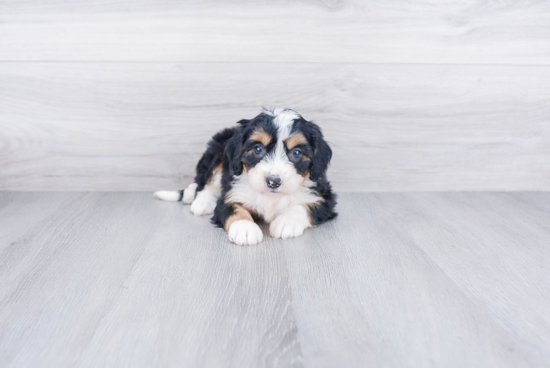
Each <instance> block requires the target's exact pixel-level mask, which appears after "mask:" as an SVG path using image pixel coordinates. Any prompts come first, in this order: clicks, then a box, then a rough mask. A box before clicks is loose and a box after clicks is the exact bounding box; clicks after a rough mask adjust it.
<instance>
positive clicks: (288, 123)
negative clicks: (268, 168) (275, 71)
mask: <svg viewBox="0 0 550 368" xmlns="http://www.w3.org/2000/svg"><path fill="white" fill-rule="evenodd" d="M263 112H264V114H267V115H269V116H272V117H273V124H275V126H276V127H277V146H276V147H275V151H274V152H273V153H272V154H271V155H268V156H266V157H265V161H266V162H268V163H270V164H272V165H274V164H276V163H277V162H278V163H279V164H283V165H284V164H290V161H289V160H288V157H287V156H286V150H285V146H284V141H285V140H286V139H287V138H288V137H289V136H290V132H291V130H292V124H294V120H295V119H299V118H300V115H299V114H298V113H297V112H296V111H293V110H290V109H282V108H276V109H273V110H265V109H264V111H263ZM273 169H274V170H276V171H278V170H280V169H281V168H276V167H273ZM273 174H277V173H276V172H274V173H273Z"/></svg>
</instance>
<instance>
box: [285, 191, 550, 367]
mask: <svg viewBox="0 0 550 368" xmlns="http://www.w3.org/2000/svg"><path fill="white" fill-rule="evenodd" d="M458 196H460V197H458ZM464 198H467V199H468V200H469V202H474V201H476V200H477V199H488V200H487V201H484V203H483V204H480V205H479V206H477V208H462V203H461V202H462V200H463V199H464ZM446 199H449V201H448V203H446V202H447V201H446ZM461 199H462V200H461ZM424 202H425V203H424ZM492 202H493V201H492V200H491V198H487V195H486V194H479V195H471V194H470V193H467V194H457V195H454V194H453V195H450V196H449V198H447V197H443V198H440V197H439V196H437V195H434V194H432V193H418V194H411V193H395V194H393V193H383V194H353V193H346V194H345V195H342V196H341V200H340V206H339V212H340V216H339V217H338V218H337V220H336V221H335V222H332V223H329V224H326V225H322V226H320V227H319V228H317V229H314V230H313V231H311V232H308V233H307V234H305V235H304V236H303V237H302V238H299V239H294V240H290V241H288V246H286V247H285V254H286V257H287V260H288V265H289V266H288V267H289V275H290V276H289V280H290V282H291V288H292V293H293V305H294V312H295V315H296V318H297V321H298V329H299V331H300V341H301V347H302V353H303V361H304V364H305V365H306V366H309V367H366V366H384V367H404V366H407V367H426V366H440V367H472V366H478V367H488V366H495V367H519V366H548V361H549V360H548V357H549V356H550V349H549V348H548V347H549V346H550V345H548V343H547V341H548V338H550V328H549V325H548V324H547V323H546V321H547V316H548V305H549V304H548V299H547V296H548V293H547V291H548V290H547V289H548V285H549V283H550V273H548V272H546V273H540V272H539V271H533V272H527V273H525V274H523V275H522V276H521V278H520V279H517V278H516V279H514V276H517V275H518V274H517V271H518V269H517V262H516V265H514V261H513V258H509V261H510V262H506V263H502V262H500V261H501V260H502V259H503V257H502V256H499V253H500V247H499V244H498V242H495V241H494V240H493V239H492V237H491V236H492V235H494V233H496V230H495V231H493V229H492V228H491V226H494V224H495V223H496V224H499V225H504V223H506V222H507V221H505V217H507V215H506V213H505V212H497V211H494V213H492V214H491V215H492V217H491V218H489V217H485V214H480V215H479V216H476V210H479V209H480V208H483V209H484V210H485V211H486V212H493V211H489V208H488V207H487V206H488V205H489V206H490V204H491V203H492ZM418 204H421V205H418ZM449 209H450V211H451V215H450V216H447V215H445V214H446V213H448V211H449ZM508 210H514V206H510V205H509V206H508ZM453 212H455V213H453ZM458 213H460V214H458ZM519 216H520V217H521V216H523V214H521V215H519ZM480 218H483V219H484V221H483V223H481V224H480V223H479V222H476V221H478V220H479V219H480ZM457 223H458V224H457ZM525 226H529V224H528V223H527V222H524V221H521V222H519V223H516V228H517V232H514V233H512V232H510V233H507V234H503V235H502V237H501V238H507V243H508V244H511V243H514V242H515V243H516V245H517V247H516V248H515V249H513V250H509V251H510V252H511V253H515V256H516V257H521V254H522V253H525V251H524V250H521V249H520V245H528V244H529V243H530V245H531V246H534V245H535V244H533V242H532V239H527V238H525V237H522V236H521V235H520V233H521V231H522V230H526V229H525ZM469 233H470V234H474V233H475V235H473V236H468V235H470V234H469ZM433 234H438V236H437V237H432V236H433ZM539 234H540V235H543V234H544V235H546V239H548V235H550V231H549V230H548V229H547V230H546V231H544V232H542V231H541V232H539ZM536 245H537V246H538V247H539V248H541V247H546V245H547V244H546V243H543V242H542V241H541V239H539V241H538V243H537V244H536ZM427 247H428V249H427ZM546 252H547V251H546ZM457 254H462V257H460V258H458V257H457ZM432 257H433V258H432ZM504 258H508V257H507V256H504ZM519 262H521V263H523V262H524V263H525V264H526V265H531V266H534V267H535V268H536V269H537V270H541V264H542V263H543V262H544V260H541V261H540V262H539V261H537V260H536V259H533V258H529V259H523V260H522V261H519ZM522 270H525V268H523V267H522ZM459 275H460V276H459ZM528 284H530V285H528ZM521 289H525V290H524V291H523V292H521V293H518V290H521ZM537 289H538V290H537ZM472 290H477V291H478V293H477V295H476V296H477V297H474V296H473V295H472ZM519 294H522V295H523V296H526V297H527V298H526V299H525V300H521V298H520V297H519V296H520V295H519ZM480 299H482V300H483V301H484V303H480ZM508 308H510V310H508ZM525 317H527V318H525ZM537 322H545V323H543V324H537ZM545 342H546V343H545Z"/></svg>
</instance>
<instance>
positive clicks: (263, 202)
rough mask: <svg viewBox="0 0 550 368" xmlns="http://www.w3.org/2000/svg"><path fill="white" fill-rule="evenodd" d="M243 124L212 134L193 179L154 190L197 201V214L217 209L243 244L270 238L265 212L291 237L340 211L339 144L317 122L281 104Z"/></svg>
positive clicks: (273, 230)
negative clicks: (329, 173) (335, 183)
mask: <svg viewBox="0 0 550 368" xmlns="http://www.w3.org/2000/svg"><path fill="white" fill-rule="evenodd" d="M237 124H238V126H236V127H234V128H228V129H224V130H222V131H221V132H218V133H217V134H216V135H214V137H212V139H211V140H210V142H208V148H207V150H206V152H205V153H204V154H203V156H202V158H201V159H200V161H199V163H198V164H197V168H196V172H197V175H196V177H195V182H194V183H193V184H191V185H189V186H188V187H187V188H186V189H185V190H182V191H159V192H156V193H155V194H154V196H155V197H156V198H158V199H162V200H166V201H183V202H184V203H188V204H189V203H190V204H191V212H192V213H193V214H195V215H197V216H201V215H211V214H214V216H213V217H212V223H213V224H215V225H216V226H219V227H221V228H223V229H225V231H227V233H228V235H229V240H231V241H232V242H234V243H236V244H240V245H253V244H257V243H260V242H261V241H262V239H263V234H262V230H261V229H260V227H259V226H258V225H257V224H256V222H255V221H257V220H264V221H266V222H268V223H269V224H270V225H269V233H270V235H271V236H272V237H274V238H282V239H286V238H293V237H297V236H300V235H302V233H303V232H304V230H306V229H307V228H310V227H312V226H315V225H318V224H321V223H323V222H325V221H328V220H330V219H332V218H334V217H336V212H335V210H334V207H335V205H336V196H335V194H333V193H332V188H331V185H330V183H329V182H328V181H327V177H326V170H327V167H328V164H329V162H330V159H331V157H332V150H331V149H330V147H329V146H328V144H327V142H325V140H324V139H323V134H322V133H321V129H320V128H319V127H318V126H317V125H316V124H314V123H312V122H310V121H307V120H305V119H304V118H302V117H301V116H300V115H299V114H298V113H296V112H295V111H292V110H289V109H280V108H277V109H274V110H265V109H264V110H263V112H262V113H261V114H260V115H258V116H256V117H255V118H254V119H252V120H241V121H239V122H238V123H237Z"/></svg>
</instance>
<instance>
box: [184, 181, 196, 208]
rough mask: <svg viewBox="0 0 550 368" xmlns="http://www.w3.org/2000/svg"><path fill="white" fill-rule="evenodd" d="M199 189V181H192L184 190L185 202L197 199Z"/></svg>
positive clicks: (188, 202)
mask: <svg viewBox="0 0 550 368" xmlns="http://www.w3.org/2000/svg"><path fill="white" fill-rule="evenodd" d="M196 190H197V183H191V184H189V186H188V187H187V188H185V190H184V191H183V198H182V201H183V203H186V204H190V203H193V200H194V199H195V191H196Z"/></svg>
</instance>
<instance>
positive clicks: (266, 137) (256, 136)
mask: <svg viewBox="0 0 550 368" xmlns="http://www.w3.org/2000/svg"><path fill="white" fill-rule="evenodd" d="M250 139H251V140H253V141H257V142H262V144H263V145H264V146H266V147H267V146H268V145H269V143H271V139H273V137H272V136H271V134H269V133H266V132H264V131H263V130H256V131H255V132H254V133H252V134H251V135H250Z"/></svg>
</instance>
